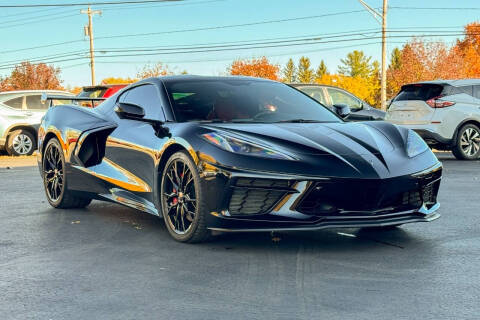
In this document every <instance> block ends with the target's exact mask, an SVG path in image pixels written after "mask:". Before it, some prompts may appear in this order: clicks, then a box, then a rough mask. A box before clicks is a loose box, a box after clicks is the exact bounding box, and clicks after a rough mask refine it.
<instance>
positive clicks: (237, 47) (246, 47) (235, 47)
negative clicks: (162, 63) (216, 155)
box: [0, 33, 480, 69]
mask: <svg viewBox="0 0 480 320" xmlns="http://www.w3.org/2000/svg"><path fill="white" fill-rule="evenodd" d="M479 34H480V33H479ZM458 35H461V34H428V35H398V36H396V35H393V36H388V37H389V38H411V37H412V36H415V37H419V38H420V37H433V36H458ZM374 39H381V36H377V37H370V38H364V37H362V38H354V39H336V40H327V41H320V40H318V41H317V40H308V39H307V40H306V41H303V42H300V41H299V42H296V43H268V44H256V43H254V44H246V45H233V46H229V47H219V48H211V49H197V48H189V49H188V50H180V49H178V48H175V49H176V51H157V52H153V53H130V54H116V55H105V56H98V57H97V58H98V59H104V58H117V57H138V56H160V55H174V54H192V53H195V54H196V53H208V52H223V51H232V50H249V49H250V50H251V49H266V48H279V47H295V46H306V45H316V44H326V43H339V42H346V41H364V40H374ZM172 49H173V48H172ZM81 59H85V57H76V58H60V59H59V60H51V61H48V63H58V62H65V61H75V60H81ZM15 65H16V64H4V65H0V67H1V68H0V69H8V68H11V67H13V66H15Z"/></svg>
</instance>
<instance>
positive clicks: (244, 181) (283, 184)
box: [235, 178, 291, 188]
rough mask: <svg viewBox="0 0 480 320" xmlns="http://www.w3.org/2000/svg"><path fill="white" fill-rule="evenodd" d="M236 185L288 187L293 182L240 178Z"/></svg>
mask: <svg viewBox="0 0 480 320" xmlns="http://www.w3.org/2000/svg"><path fill="white" fill-rule="evenodd" d="M235 185H236V186H238V187H255V188H288V187H290V185H291V182H290V181H289V180H276V179H256V178H239V179H237V182H236V183H235Z"/></svg>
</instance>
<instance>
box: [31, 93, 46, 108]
mask: <svg viewBox="0 0 480 320" xmlns="http://www.w3.org/2000/svg"><path fill="white" fill-rule="evenodd" d="M41 100H42V96H41V95H39V94H36V95H31V96H27V103H26V104H27V109H28V110H47V109H48V105H49V104H48V103H47V101H45V103H42V101H41Z"/></svg>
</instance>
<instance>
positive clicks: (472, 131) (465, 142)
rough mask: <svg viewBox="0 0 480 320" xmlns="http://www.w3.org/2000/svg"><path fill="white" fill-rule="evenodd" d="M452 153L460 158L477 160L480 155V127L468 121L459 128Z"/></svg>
mask: <svg viewBox="0 0 480 320" xmlns="http://www.w3.org/2000/svg"><path fill="white" fill-rule="evenodd" d="M452 153H453V155H454V156H455V158H457V159H459V160H475V159H478V158H479V156H480V129H479V128H478V126H476V125H474V124H471V123H468V124H466V125H464V126H463V127H461V128H460V129H459V130H458V134H457V138H456V141H455V146H454V147H453V148H452Z"/></svg>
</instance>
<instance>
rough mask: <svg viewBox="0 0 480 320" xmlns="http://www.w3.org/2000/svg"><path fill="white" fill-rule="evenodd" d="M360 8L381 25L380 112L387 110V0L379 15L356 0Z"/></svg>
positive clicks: (365, 4) (384, 1) (361, 0)
mask: <svg viewBox="0 0 480 320" xmlns="http://www.w3.org/2000/svg"><path fill="white" fill-rule="evenodd" d="M358 1H359V2H360V3H361V4H362V6H364V7H365V9H367V11H368V12H370V13H371V14H372V15H373V17H374V18H375V20H377V21H378V22H379V23H381V24H382V74H381V78H380V87H381V88H380V100H381V104H382V110H384V111H386V110H387V9H388V0H383V10H382V14H380V13H379V12H378V11H377V10H375V9H373V8H372V7H370V6H369V5H368V4H367V3H366V2H365V1H363V0H358Z"/></svg>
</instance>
